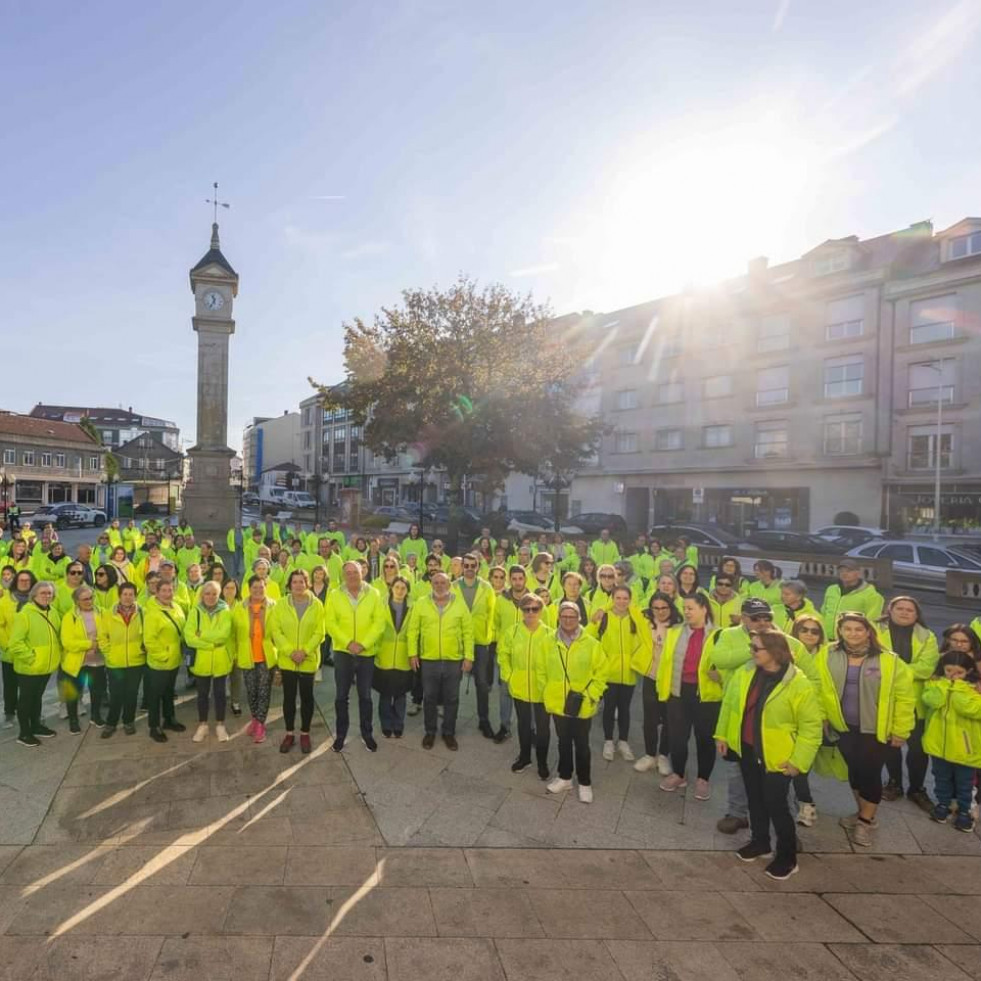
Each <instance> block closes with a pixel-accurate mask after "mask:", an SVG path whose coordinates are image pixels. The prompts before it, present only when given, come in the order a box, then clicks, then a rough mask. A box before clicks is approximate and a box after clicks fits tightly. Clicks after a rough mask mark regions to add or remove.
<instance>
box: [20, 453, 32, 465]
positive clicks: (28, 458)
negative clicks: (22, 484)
mask: <svg viewBox="0 0 981 981" xmlns="http://www.w3.org/2000/svg"><path fill="white" fill-rule="evenodd" d="M20 462H21V463H22V464H23V465H24V466H25V467H33V466H34V450H24V452H23V453H21V456H20Z"/></svg>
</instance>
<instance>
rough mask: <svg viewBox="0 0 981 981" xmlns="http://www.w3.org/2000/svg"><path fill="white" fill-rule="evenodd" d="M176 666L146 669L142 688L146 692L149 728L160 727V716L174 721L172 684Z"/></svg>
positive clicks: (174, 681)
mask: <svg viewBox="0 0 981 981" xmlns="http://www.w3.org/2000/svg"><path fill="white" fill-rule="evenodd" d="M178 671H180V666H179V665H178V666H177V667H176V668H163V669H158V668H151V667H148V668H147V669H146V679H145V682H144V688H143V690H144V691H145V692H146V698H147V712H148V713H149V715H148V720H147V721H148V724H149V726H150V728H151V729H159V728H160V718H161V715H162V716H163V721H164V722H173V721H174V686H175V685H176V684H177V672H178Z"/></svg>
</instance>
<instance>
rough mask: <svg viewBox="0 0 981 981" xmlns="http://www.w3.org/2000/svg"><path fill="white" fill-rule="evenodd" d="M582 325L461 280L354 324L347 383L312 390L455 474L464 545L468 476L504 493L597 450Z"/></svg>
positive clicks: (453, 527) (453, 531) (380, 441)
mask: <svg viewBox="0 0 981 981" xmlns="http://www.w3.org/2000/svg"><path fill="white" fill-rule="evenodd" d="M577 323H578V320H577V319H576V318H564V319H562V320H556V319H555V318H553V317H552V315H551V313H550V311H549V309H548V307H547V306H545V305H540V304H536V303H535V302H534V301H533V300H532V298H531V296H530V295H524V296H522V295H518V294H515V293H513V292H511V291H510V290H508V289H507V288H505V287H504V286H502V285H500V284H491V285H488V286H483V287H481V286H479V285H478V284H477V282H476V281H474V280H472V279H469V278H467V277H465V276H461V277H460V278H459V279H458V280H457V281H456V282H455V283H454V284H453V285H452V286H451V287H450V288H449V289H446V290H440V289H436V288H434V289H430V290H421V289H420V290H406V291H404V292H403V293H402V304H401V306H396V307H391V308H388V307H386V308H383V309H382V311H381V312H380V313H379V314H377V315H376V316H375V317H374V318H373V320H372V321H371V322H370V323H369V322H367V321H365V320H362V319H360V318H359V319H356V320H354V321H353V322H352V323H349V324H345V326H344V339H345V348H344V363H345V371H346V376H347V377H346V381H345V382H344V383H343V384H340V385H334V386H324V385H321V384H318V383H317V382H315V381H313V379H311V383H312V384H313V385H314V386H315V387H317V388H318V389H319V390H320V392H321V394H322V396H323V398H324V402H325V404H326V405H328V406H333V407H338V408H346V409H350V410H352V411H353V414H354V418H355V420H356V421H357V422H358V423H359V424H362V425H364V427H365V429H364V440H365V443H366V444H367V446H368V447H369V448H370V449H371V450H372V451H373V452H375V453H381V454H383V455H384V456H385V457H386V458H387V459H389V460H390V459H392V458H393V457H394V456H395V455H396V454H397V453H402V452H406V451H408V452H409V453H411V454H412V455H413V458H414V461H415V463H416V465H419V466H423V467H443V468H445V470H446V472H447V475H448V477H449V480H450V489H451V494H450V529H449V534H448V536H447V537H448V538H449V540H450V542H451V543H455V541H456V538H457V531H458V522H459V503H460V489H461V486H462V480H463V477H464V476H478V475H479V476H481V477H485V478H489V479H490V480H492V481H493V482H495V483H497V484H500V483H501V482H502V481H503V478H504V477H505V476H506V475H507V474H508V473H509V472H512V471H518V472H520V473H527V474H530V475H538V474H540V473H542V472H543V471H553V470H554V471H558V470H561V471H562V472H570V471H572V470H574V469H575V467H576V465H577V464H579V463H581V462H582V461H583V460H584V459H586V458H587V457H589V456H590V455H591V454H592V453H593V452H594V450H595V447H596V445H597V443H598V441H599V438H600V436H601V435H602V432H603V427H602V425H601V423H600V422H599V421H598V420H597V419H590V418H585V417H583V416H582V415H581V414H579V413H578V412H577V411H576V410H575V408H574V400H575V395H576V378H577V374H578V372H579V371H580V370H581V369H582V367H583V365H584V363H585V361H586V360H587V359H588V357H589V354H590V353H591V351H590V348H589V346H588V345H589V339H588V338H585V337H582V336H581V335H580V334H579V333H578V332H577V330H576V325H577Z"/></svg>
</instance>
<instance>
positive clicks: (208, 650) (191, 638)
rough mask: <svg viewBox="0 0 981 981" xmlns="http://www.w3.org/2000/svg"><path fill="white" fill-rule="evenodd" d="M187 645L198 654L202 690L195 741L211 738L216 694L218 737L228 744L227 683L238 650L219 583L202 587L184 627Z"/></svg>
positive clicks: (194, 670)
mask: <svg viewBox="0 0 981 981" xmlns="http://www.w3.org/2000/svg"><path fill="white" fill-rule="evenodd" d="M158 592H159V589H158ZM184 643H185V644H187V646H188V647H190V648H191V649H192V651H193V652H194V664H193V665H192V667H191V671H192V673H193V674H194V676H195V677H196V678H197V689H198V727H197V729H195V730H194V735H193V736H192V737H191V740H192V741H193V742H196V743H201V742H204V740H205V739H206V738H207V737H208V733H209V731H210V730H209V728H208V715H209V712H210V708H211V704H210V703H211V693H212V692H214V699H215V735H216V736H217V737H218V741H219V742H228V730H227V729H226V728H225V710H226V707H227V691H226V679H227V677H228V675H229V674H231V670H232V658H233V657H234V654H235V648H234V641H233V639H232V614H231V611H230V610H229V609H228V604H227V603H225V601H224V600H223V599H222V598H221V589H220V587H219V586H218V583H216V582H208V583H205V584H204V586H203V587H202V589H201V596H200V598H199V600H198V602H197V603H195V604H194V606H193V607H191V612H190V613H188V615H187V620H186V622H185V624H184Z"/></svg>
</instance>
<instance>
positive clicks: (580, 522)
mask: <svg viewBox="0 0 981 981" xmlns="http://www.w3.org/2000/svg"><path fill="white" fill-rule="evenodd" d="M569 521H572V522H575V524H576V527H577V528H582V530H583V534H584V535H586V536H591V537H593V538H597V537H599V533H600V532H601V531H602V530H603V529H604V528H609V530H610V536H611V537H613V538H615V539H616V540H617V541H619V542H625V541H627V539H628V538H629V532H628V531H627V522H626V521H625V520H624V517H623V515H621V514H607V513H606V512H605V511H586V512H584V513H582V514H574V515H573V516H572V517H571V518H569Z"/></svg>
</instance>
